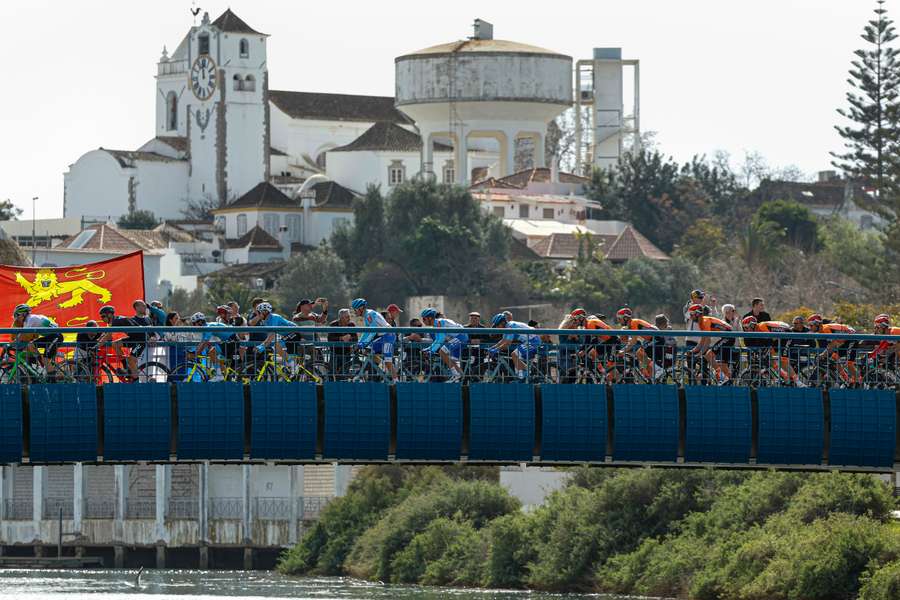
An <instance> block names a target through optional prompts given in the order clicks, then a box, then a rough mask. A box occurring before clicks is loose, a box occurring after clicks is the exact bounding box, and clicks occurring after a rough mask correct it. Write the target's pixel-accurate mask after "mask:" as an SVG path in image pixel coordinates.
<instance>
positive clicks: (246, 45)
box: [238, 38, 250, 58]
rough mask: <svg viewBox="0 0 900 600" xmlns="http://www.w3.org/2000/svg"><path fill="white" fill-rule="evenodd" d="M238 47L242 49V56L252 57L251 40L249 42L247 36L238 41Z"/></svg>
mask: <svg viewBox="0 0 900 600" xmlns="http://www.w3.org/2000/svg"><path fill="white" fill-rule="evenodd" d="M238 48H239V50H240V54H241V58H250V42H248V41H247V39H246V38H245V39H242V40H241V41H240V42H239V43H238Z"/></svg>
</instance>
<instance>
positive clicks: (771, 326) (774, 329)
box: [756, 321, 791, 333]
mask: <svg viewBox="0 0 900 600" xmlns="http://www.w3.org/2000/svg"><path fill="white" fill-rule="evenodd" d="M790 328H791V326H790V325H788V324H787V323H784V322H783V321H763V322H762V323H759V324H757V326H756V331H758V332H760V333H781V332H783V331H787V330H789V329H790Z"/></svg>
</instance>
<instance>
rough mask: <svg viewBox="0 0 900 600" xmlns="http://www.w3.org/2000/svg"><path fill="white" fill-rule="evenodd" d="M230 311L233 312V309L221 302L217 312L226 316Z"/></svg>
mask: <svg viewBox="0 0 900 600" xmlns="http://www.w3.org/2000/svg"><path fill="white" fill-rule="evenodd" d="M229 312H231V309H229V308H228V307H227V306H225V305H224V304H220V305H219V306H217V307H216V314H217V315H219V316H226V315H227V314H228V313H229Z"/></svg>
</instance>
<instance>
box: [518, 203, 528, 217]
mask: <svg viewBox="0 0 900 600" xmlns="http://www.w3.org/2000/svg"><path fill="white" fill-rule="evenodd" d="M519 218H520V219H527V218H528V205H527V204H520V205H519Z"/></svg>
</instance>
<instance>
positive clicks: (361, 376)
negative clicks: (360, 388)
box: [350, 349, 394, 383]
mask: <svg viewBox="0 0 900 600" xmlns="http://www.w3.org/2000/svg"><path fill="white" fill-rule="evenodd" d="M393 379H394V378H393V377H392V376H391V375H390V374H389V373H388V372H387V371H385V370H384V369H383V368H382V367H381V365H380V364H379V363H378V362H377V361H376V360H375V355H373V354H372V353H371V352H368V351H366V350H365V349H359V350H357V352H356V355H355V356H354V360H353V362H351V363H350V381H353V382H360V381H378V382H385V383H392V382H393Z"/></svg>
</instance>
